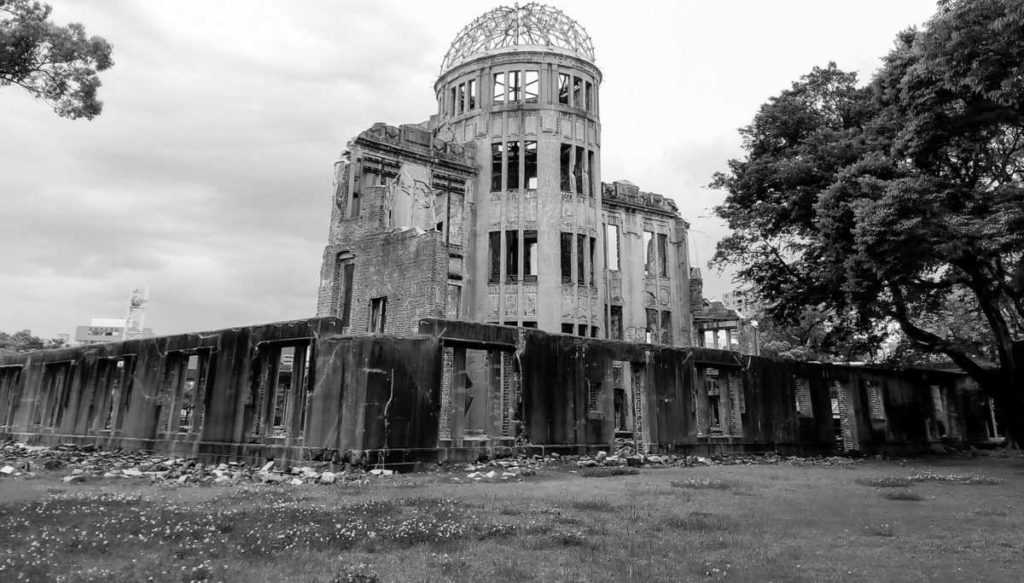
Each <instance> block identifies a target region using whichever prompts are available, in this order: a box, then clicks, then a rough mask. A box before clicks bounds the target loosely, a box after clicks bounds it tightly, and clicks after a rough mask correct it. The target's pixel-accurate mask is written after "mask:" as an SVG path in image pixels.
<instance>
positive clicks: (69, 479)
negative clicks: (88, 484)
mask: <svg viewBox="0 0 1024 583" xmlns="http://www.w3.org/2000/svg"><path fill="white" fill-rule="evenodd" d="M85 480H86V477H85V474H72V475H70V476H64V478H63V481H64V482H65V483H67V484H72V483H76V484H77V483H79V482H84V481H85Z"/></svg>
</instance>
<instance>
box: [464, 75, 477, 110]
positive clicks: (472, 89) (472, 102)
mask: <svg viewBox="0 0 1024 583" xmlns="http://www.w3.org/2000/svg"><path fill="white" fill-rule="evenodd" d="M466 95H467V97H469V109H476V79H470V80H469V81H468V82H467V83H466Z"/></svg>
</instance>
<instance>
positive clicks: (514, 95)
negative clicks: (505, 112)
mask: <svg viewBox="0 0 1024 583" xmlns="http://www.w3.org/2000/svg"><path fill="white" fill-rule="evenodd" d="M522 99H523V80H522V73H520V72H519V71H509V72H508V102H509V103H516V102H517V101H521V100H522Z"/></svg>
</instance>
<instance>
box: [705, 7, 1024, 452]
mask: <svg viewBox="0 0 1024 583" xmlns="http://www.w3.org/2000/svg"><path fill="white" fill-rule="evenodd" d="M741 134H742V135H743V139H744V148H745V150H746V157H745V158H744V159H742V160H732V161H730V162H729V170H728V172H726V173H720V174H717V175H716V176H715V178H714V181H713V186H715V187H718V188H722V189H725V190H726V191H727V192H728V195H727V198H726V200H725V202H724V204H722V205H721V206H720V207H718V208H717V209H716V210H717V212H718V214H719V215H720V216H721V217H722V218H724V219H726V220H727V222H728V224H729V226H730V227H731V228H732V229H733V231H734V232H733V234H731V235H730V236H729V237H728V238H726V239H725V240H723V241H721V242H720V243H719V245H718V250H717V254H716V256H715V261H716V262H718V263H720V264H724V263H733V264H737V265H739V266H740V271H739V273H740V276H741V277H742V278H743V279H745V280H746V281H748V282H749V283H750V284H752V285H753V287H754V288H755V289H756V291H757V293H758V294H759V295H760V296H761V297H762V298H764V299H765V300H766V303H767V306H768V312H769V315H770V316H771V318H772V319H774V320H775V321H776V322H779V323H782V324H784V325H797V324H798V323H799V322H800V319H801V318H802V317H805V315H806V314H807V312H808V310H811V311H812V312H813V313H821V314H824V315H825V316H826V318H827V325H826V327H827V329H829V330H831V331H836V330H839V331H843V332H844V333H846V334H848V335H850V337H854V336H856V335H860V336H861V337H862V338H865V339H869V340H871V341H873V342H875V343H878V342H881V341H882V339H883V338H884V337H885V335H886V334H885V331H886V330H887V328H888V326H889V325H890V324H891V323H895V324H897V325H898V326H899V329H900V330H901V331H902V333H903V334H904V335H905V337H906V339H907V340H909V341H910V342H912V343H913V345H914V346H915V348H916V349H917V350H920V351H923V352H926V353H932V354H936V353H937V354H942V355H944V356H945V357H948V358H949V359H951V360H953V361H954V362H955V363H956V364H957V365H959V366H960V367H961V368H963V369H964V370H966V371H967V372H968V373H970V374H971V375H972V376H974V377H975V378H976V379H978V380H979V382H981V383H982V385H983V386H985V387H986V389H988V390H989V392H990V394H993V395H995V396H996V398H997V400H999V401H1000V404H1001V407H1002V408H1003V410H1004V412H1005V413H1006V416H1007V417H1015V418H1020V415H1019V414H1018V413H1017V412H1019V413H1024V386H1022V385H1024V380H1022V378H1021V373H1020V367H1021V364H1022V363H1020V362H1017V357H1016V356H1015V348H1014V344H1015V342H1020V341H1021V339H1022V338H1024V4H1022V3H1020V2H1018V1H1015V0H976V1H967V0H948V1H945V2H942V3H940V5H939V10H938V12H937V14H936V15H935V16H934V17H933V18H932V19H931V21H930V22H929V23H928V25H927V26H926V27H925V28H924V29H922V30H913V29H911V30H907V31H905V32H903V33H901V34H900V35H899V36H898V38H897V43H896V48H895V49H894V50H893V51H892V52H891V53H890V54H889V55H888V56H887V57H886V58H885V60H884V63H883V66H882V68H881V69H880V70H879V71H878V72H877V73H876V75H875V77H874V78H873V79H872V81H871V82H870V83H869V84H868V85H867V86H859V85H858V84H857V79H856V77H855V75H854V74H852V73H847V72H844V71H841V70H839V69H838V68H837V67H836V65H835V64H834V63H830V64H829V65H828V66H827V67H825V68H815V69H813V70H812V71H811V72H810V73H809V74H807V75H805V76H804V77H802V78H801V79H800V80H798V81H797V82H795V83H793V85H792V87H791V88H790V89H788V90H786V91H783V92H782V93H781V94H780V95H778V96H777V97H774V98H772V99H771V100H769V101H768V102H767V103H765V104H764V105H763V106H762V107H761V109H760V111H759V112H758V113H757V115H756V116H755V117H754V120H753V122H752V123H751V124H750V125H749V126H747V127H746V128H744V129H743V130H741ZM1018 350H1019V349H1018ZM992 362H995V363H997V367H993V366H990V365H989V363H992ZM1011 431H1012V430H1011ZM1017 435H1018V440H1019V437H1020V435H1019V434H1017Z"/></svg>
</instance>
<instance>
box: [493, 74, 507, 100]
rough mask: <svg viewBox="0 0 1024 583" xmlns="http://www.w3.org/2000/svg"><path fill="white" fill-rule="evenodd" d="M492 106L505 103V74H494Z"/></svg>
mask: <svg viewBox="0 0 1024 583" xmlns="http://www.w3.org/2000/svg"><path fill="white" fill-rule="evenodd" d="M493 95H494V105H504V103H505V73H495V74H494V93H493Z"/></svg>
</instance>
